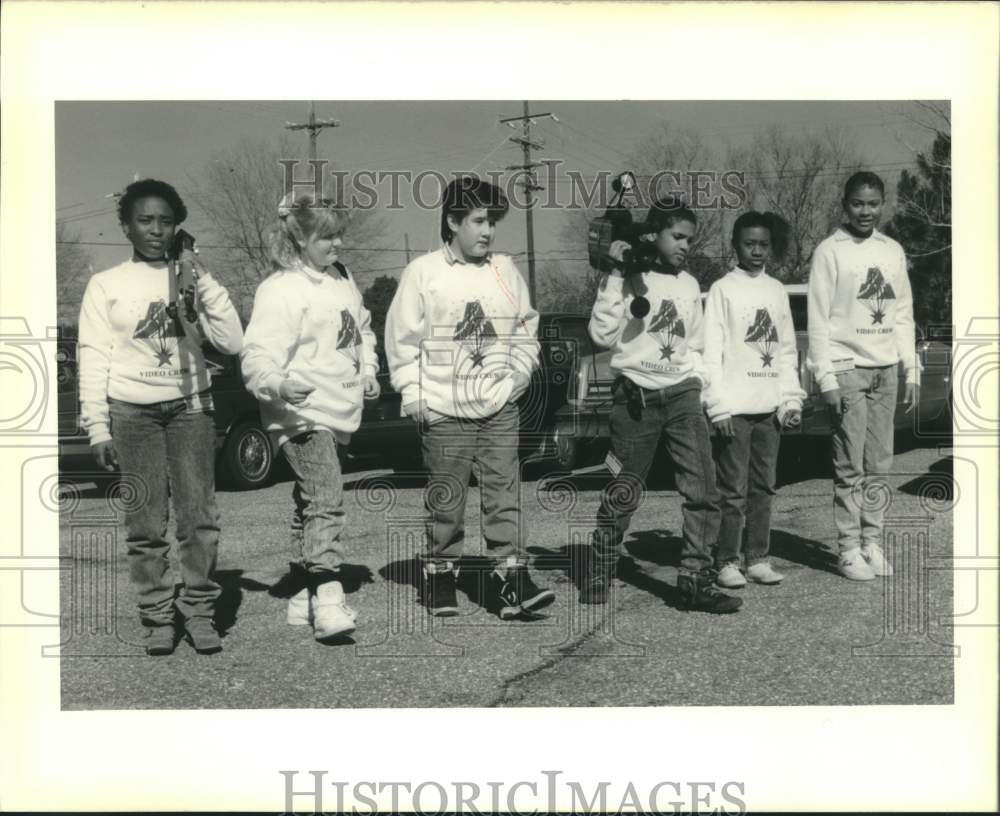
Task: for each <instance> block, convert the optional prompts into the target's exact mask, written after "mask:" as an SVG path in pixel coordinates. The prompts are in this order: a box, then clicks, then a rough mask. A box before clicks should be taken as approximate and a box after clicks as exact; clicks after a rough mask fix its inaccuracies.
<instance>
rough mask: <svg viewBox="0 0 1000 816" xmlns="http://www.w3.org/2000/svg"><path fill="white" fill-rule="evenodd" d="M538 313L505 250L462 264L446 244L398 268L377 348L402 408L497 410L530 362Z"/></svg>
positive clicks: (470, 414)
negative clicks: (382, 337) (382, 338)
mask: <svg viewBox="0 0 1000 816" xmlns="http://www.w3.org/2000/svg"><path fill="white" fill-rule="evenodd" d="M537 334H538V312H537V311H535V309H534V308H533V307H532V305H531V299H530V296H529V294H528V287H527V285H526V284H525V282H524V279H523V278H522V277H521V273H520V272H519V271H518V269H517V267H516V266H515V265H514V262H513V261H512V260H511V259H510V257H509V256H507V255H500V254H491V255H489V256H488V257H487V258H486V260H485V261H484V262H483V263H481V264H476V263H465V262H463V261H462V260H460V259H459V258H457V257H456V256H455V254H454V253H453V252H452V251H451V248H450V247H448V246H444V247H442V248H441V249H439V250H437V251H435V252H431V253H429V254H427V255H424V256H422V257H420V258H417V259H416V260H414V261H413V262H412V263H411V264H410V265H409V266H407V267H406V269H405V270H403V274H402V277H401V278H400V281H399V288H398V290H397V291H396V296H395V297H394V298H393V301H392V306H391V307H390V308H389V313H388V315H387V317H386V324H385V350H386V355H387V357H388V359H389V368H390V370H391V372H392V384H393V387H394V388H396V389H397V390H398V391H399V392H400V393H401V394H402V400H403V405H404V406H407V405H414V404H419V403H420V401H423V403H424V406H425V408H427V409H429V410H430V411H432V412H434V413H436V414H440V415H443V416H446V417H458V418H463V419H480V418H484V417H488V416H492V415H493V414H495V413H497V412H498V411H499V410H500V409H501V408H503V407H504V405H506V404H507V403H508V402H510V401H511V400H514V399H516V398H517V397H518V396H519V395H520V393H521V392H523V391H524V389H525V388H526V387H527V384H528V382H529V381H530V378H531V373H532V371H533V370H534V369H535V368H536V367H537V365H538V353H539V344H538V340H537Z"/></svg>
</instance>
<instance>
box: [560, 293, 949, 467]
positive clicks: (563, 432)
mask: <svg viewBox="0 0 1000 816" xmlns="http://www.w3.org/2000/svg"><path fill="white" fill-rule="evenodd" d="M807 288H808V287H807V285H806V284H802V283H800V284H786V285H785V289H786V291H787V292H788V299H789V303H790V305H791V311H792V322H793V324H794V326H795V339H796V343H797V345H798V361H799V382H800V383H801V384H802V388H803V389H804V390H805V392H806V399H805V401H804V403H803V406H802V426H801V428H800V429H799V430H796V431H790V432H786V433H787V434H790V435H794V436H801V437H812V438H815V437H824V436H829V435H830V433H831V426H830V420H829V416H828V415H827V412H826V410H825V408H824V406H823V402H822V398H821V396H820V393H819V388H818V385H817V383H816V382H815V381H814V379H813V376H812V374H811V373H810V372H809V370H808V369H807V367H806V349H807V346H808V336H807V334H806V320H807V317H806V315H807V310H806V292H807ZM702 297H703V298H704V295H703V296H702ZM917 355H918V357H919V359H920V361H921V364H922V365H923V374H922V375H921V387H920V403H919V406H918V409H917V411H916V413H915V414H914V413H910V414H907V413H906V411H905V406H904V404H903V401H902V400H903V394H904V391H903V388H902V387H901V388H900V389H899V402H898V404H897V408H896V429H897V431H901V430H910V431H915V432H917V433H919V434H920V435H921V436H931V437H934V438H938V439H942V440H943V439H944V438H945V437H947V436H948V435H950V433H951V425H952V423H951V342H950V338H949V337H947V336H946V335H941V336H937V335H935V337H933V338H925V337H923V336H922V335H921V334H920V333H919V331H918V337H917ZM610 362H611V352H610V351H609V350H606V349H602V348H600V347H597V346H595V345H594V343H593V342H592V341H591V340H590V339H589V335H588V336H586V338H585V342H580V343H578V346H577V348H576V356H575V359H574V361H573V371H572V375H571V376H572V381H571V384H570V389H569V393H568V395H567V401H566V405H564V406H563V407H561V408H560V409H559V410H558V411H557V412H556V420H555V432H554V435H555V447H556V461H557V463H558V465H559V466H560V467H561V468H563V469H566V470H572V469H574V468H576V467H580V466H583V465H588V464H596V463H597V462H599V461H601V460H602V459H603V457H604V456H605V455H606V453H607V450H608V445H609V441H610V426H609V422H608V420H609V417H610V415H611V387H612V384H613V382H614V377H613V375H612V374H611V370H610ZM900 382H901V383H902V366H900Z"/></svg>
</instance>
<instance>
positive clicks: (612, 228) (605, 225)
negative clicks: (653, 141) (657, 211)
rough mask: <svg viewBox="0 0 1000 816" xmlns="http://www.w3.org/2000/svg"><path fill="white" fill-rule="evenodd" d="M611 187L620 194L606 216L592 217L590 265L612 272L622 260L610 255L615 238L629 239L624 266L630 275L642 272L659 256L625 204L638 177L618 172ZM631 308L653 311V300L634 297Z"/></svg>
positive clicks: (635, 313) (634, 311)
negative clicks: (644, 237)
mask: <svg viewBox="0 0 1000 816" xmlns="http://www.w3.org/2000/svg"><path fill="white" fill-rule="evenodd" d="M611 188H612V189H613V190H614V191H615V192H616V193H617V194H618V195H617V196H616V197H615V198H614V199H613V200H612V202H611V204H610V205H609V206H608V208H607V209H606V210H605V211H604V215H602V216H599V217H598V218H594V219H591V221H590V223H589V224H588V225H587V255H588V260H589V262H590V265H591V266H592V267H593V268H594V269H597V270H599V271H601V272H610V271H611V270H612V269H614V268H615V267H616V266H618V265H619V263H618V262H617V261H616V260H614V259H613V258H611V256H610V255H609V254H608V253H609V251H610V249H611V245H612V244H613V243H614V242H615V241H625V242H626V243H627V244H628V245H629V246H630V249H628V250H626V251H625V253H624V255H623V259H622V263H621V266H622V267H623V269H624V272H625V274H626V275H629V274H631V273H633V272H642V271H643V269H644V268H646V267H648V266H649V265H650V263H652V262H653V261H655V259H656V248H655V247H654V246H653V244H651V243H650V242H649V241H646V240H644V239H643V235H645V233H646V232H648V230H647V229H645V227H644V225H643V224H641V223H640V224H636V223H635V222H634V221H633V220H632V211H631V210H630V209H629V208H628V207H625V206H624V205H623V204H622V199H623V198H624V197H625V193H627V192H630V191H632V190H634V189H635V176H634V175H633V174H632V173H630V172H628V171H626V172H624V173H621V174H620V175H618V176H617V177H616V178H615V179H614V180H613V181H612V182H611ZM631 311H632V314H633V316H635V317H640V318H641V317H645V316H646V315H647V314H649V301H648V300H647V299H646V298H644V297H642V296H641V295H639V296H636V297H635V298H633V300H632V305H631Z"/></svg>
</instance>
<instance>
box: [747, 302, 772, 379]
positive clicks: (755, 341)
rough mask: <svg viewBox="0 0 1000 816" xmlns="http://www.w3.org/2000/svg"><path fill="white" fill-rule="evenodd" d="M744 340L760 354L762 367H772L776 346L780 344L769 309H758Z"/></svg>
mask: <svg viewBox="0 0 1000 816" xmlns="http://www.w3.org/2000/svg"><path fill="white" fill-rule="evenodd" d="M743 342H744V343H746V344H747V345H748V346H750V348H752V349H753V350H754V351H756V352H757V353H758V354H759V355H760V362H761V366H760V367H761V368H770V367H771V363H773V362H774V347H775V346H776V345H777V344H778V330H777V329H776V328H775V326H774V321H773V320H771V315H770V313H769V312H768V311H767V309H758V310H757V314H756V315H754V319H753V323H752V324H751V325H750V328H748V329H747V333H746V337H744V338H743Z"/></svg>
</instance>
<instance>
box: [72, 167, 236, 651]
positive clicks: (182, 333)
mask: <svg viewBox="0 0 1000 816" xmlns="http://www.w3.org/2000/svg"><path fill="white" fill-rule="evenodd" d="M186 217H187V208H186V207H185V206H184V202H183V201H182V200H181V197H180V196H179V195H178V194H177V191H176V190H175V189H174V188H173V187H172V186H170V185H169V184H166V183H165V182H162V181H156V180H153V179H143V180H142V181H136V182H134V183H132V184H130V185H129V186H128V187H127V188H126V189H125V191H124V193H123V194H122V195H121V197H120V198H119V200H118V220H119V222H120V224H121V227H122V230H123V232H124V233H125V237H126V238H128V240H129V242H130V243H131V244H132V256H131V258H129V260H127V261H125V262H124V263H121V264H119V265H118V266H115V267H113V268H112V269H108V270H106V271H104V272H100V273H98V274H96V275H94V276H93V277H92V278H91V279H90V281H89V283H88V284H87V290H86V293H85V294H84V296H83V304H82V306H81V309H80V340H79V352H80V402H81V422H82V424H83V427H84V428H85V429H86V430H87V433H88V434H89V435H90V444H91V449H92V450H93V453H94V457H95V459H96V460H97V464H98V465H99V466H100V467H101V468H102V469H104V470H108V471H111V470H114V469H115V466H116V465H117V466H120V467H121V473H122V479H123V482H124V484H125V486H126V495H128V496H131V500H130V501H128V502H127V505H128V506H127V509H126V512H125V528H126V532H127V541H128V562H129V571H130V573H131V576H132V582H133V584H134V585H135V586H136V589H137V590H138V595H139V617H140V619H141V621H142V624H143V626H144V627H145V629H146V651H147V653H148V654H151V655H166V654H170V653H171V652H173V651H174V648H175V646H176V642H177V633H176V630H175V628H174V582H173V579H172V577H171V576H170V562H169V560H168V552H169V549H170V545H169V544H168V543H167V538H166V535H167V515H168V500H172V502H173V506H174V513H175V517H176V520H177V549H178V555H179V560H180V566H181V576H182V578H183V587H182V588H181V591H180V595H179V597H178V598H177V600H176V607H177V610H178V611H179V612H180V613H181V616H182V618H183V619H184V628H185V630H186V632H187V635H188V637H189V638H190V640H191V643H192V645H193V646H194V648H195V649H196V650H197V651H198V652H202V653H211V652H217V651H219V650H220V649H221V648H222V643H221V641H220V639H219V635H218V633H217V632H216V630H215V627H214V624H213V615H214V611H215V602H216V599H217V598H218V596H219V593H220V591H221V590H220V587H219V585H218V584H217V583H215V581H213V580H212V572H213V571H214V569H215V562H216V554H217V551H218V542H219V514H218V511H217V510H216V505H215V489H214V488H215V482H214V479H215V424H214V422H213V419H212V414H213V406H212V395H211V392H210V390H209V388H210V385H211V377H210V375H209V372H208V368H207V366H206V364H205V358H204V355H203V353H202V341H203V339H207V340H208V341H209V342H210V343H211V344H212V345H213V346H215V348H217V349H218V350H219V351H221V352H222V353H224V354H236V353H237V352H238V351H239V350H240V347H241V345H242V342H243V331H242V327H241V325H240V319H239V316H238V315H237V313H236V310H235V309H234V308H233V304H232V303H231V302H230V300H229V294H228V293H227V292H226V290H225V288H223V287H222V286H220V285H219V284H218V283H217V282H216V281H215V280H214V279H213V278H212V276H211V275H210V274H208V272H206V271H205V270H204V268H203V267H201V265H200V264H199V263H198V262H197V260H196V258H195V256H194V253H193V252H192V251H191V250H190V249H184V250H183V251H178V249H177V248H176V247H175V237H177V236H176V233H177V232H178V230H177V227H178V225H179V224H181V223H182V222H183V221H184V219H185V218H186ZM175 264H180V265H181V267H182V268H186V269H187V270H188V272H190V274H191V277H193V278H194V284H193V291H184V290H183V287H182V286H180V285H179V284H178V278H177V276H176V275H175Z"/></svg>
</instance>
